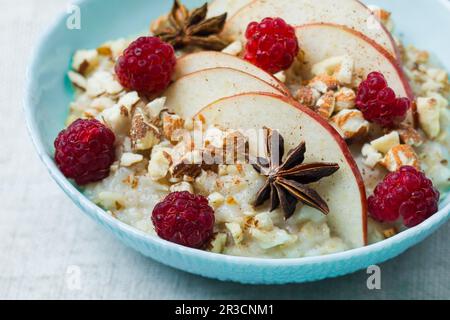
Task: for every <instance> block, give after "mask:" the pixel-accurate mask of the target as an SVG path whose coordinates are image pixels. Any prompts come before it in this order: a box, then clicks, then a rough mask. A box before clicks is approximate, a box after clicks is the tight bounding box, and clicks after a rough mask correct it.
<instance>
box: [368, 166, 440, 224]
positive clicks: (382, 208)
mask: <svg viewBox="0 0 450 320" xmlns="http://www.w3.org/2000/svg"><path fill="white" fill-rule="evenodd" d="M439 196H440V195H439V191H437V190H436V189H435V188H434V187H433V183H432V182H431V180H430V179H428V178H427V177H426V176H425V174H423V173H422V172H420V171H418V170H417V169H416V168H414V167H410V166H404V167H401V168H400V169H399V171H397V172H393V173H390V174H388V175H387V176H386V177H385V178H384V181H383V182H381V183H380V184H378V186H377V187H376V188H375V192H374V195H373V196H371V197H369V212H370V215H371V216H372V217H373V218H374V219H375V220H378V221H381V222H394V221H396V220H397V219H399V218H400V217H402V218H403V223H404V225H405V226H407V227H409V228H411V227H414V226H416V225H418V224H419V223H421V222H423V221H425V220H426V219H428V218H429V217H431V216H432V215H433V214H435V213H436V212H437V211H438V202H439Z"/></svg>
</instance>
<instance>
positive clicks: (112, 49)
mask: <svg viewBox="0 0 450 320" xmlns="http://www.w3.org/2000/svg"><path fill="white" fill-rule="evenodd" d="M128 44H129V41H127V40H125V39H118V40H114V41H108V42H105V43H104V44H102V45H101V46H100V47H98V48H97V53H98V54H99V55H103V56H108V57H111V58H112V59H117V58H118V57H119V56H120V55H121V54H122V53H123V51H124V50H125V49H126V48H127V47H128Z"/></svg>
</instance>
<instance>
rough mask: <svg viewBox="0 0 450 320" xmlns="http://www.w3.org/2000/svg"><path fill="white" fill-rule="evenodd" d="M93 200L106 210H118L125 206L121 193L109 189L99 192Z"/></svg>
mask: <svg viewBox="0 0 450 320" xmlns="http://www.w3.org/2000/svg"><path fill="white" fill-rule="evenodd" d="M95 202H96V203H97V204H98V205H100V206H101V207H102V208H104V209H106V210H120V209H121V208H123V207H124V206H125V199H124V198H123V195H122V194H120V193H117V192H110V191H102V192H100V193H99V194H98V199H96V201H95Z"/></svg>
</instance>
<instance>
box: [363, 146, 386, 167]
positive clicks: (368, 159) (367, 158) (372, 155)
mask: <svg viewBox="0 0 450 320" xmlns="http://www.w3.org/2000/svg"><path fill="white" fill-rule="evenodd" d="M361 154H362V156H363V163H364V164H365V165H366V166H368V167H370V168H375V166H376V165H377V164H378V163H379V162H380V161H381V160H382V159H383V155H382V154H381V153H379V152H378V151H377V150H376V149H375V148H374V147H373V146H372V145H371V144H369V143H366V144H365V145H364V146H363V148H362V150H361Z"/></svg>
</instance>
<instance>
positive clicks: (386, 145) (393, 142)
mask: <svg viewBox="0 0 450 320" xmlns="http://www.w3.org/2000/svg"><path fill="white" fill-rule="evenodd" d="M370 144H371V145H372V147H374V148H375V150H377V151H379V152H381V153H384V154H386V153H387V152H388V151H389V150H390V149H391V148H392V147H395V146H397V145H399V144H400V136H399V134H398V132H397V131H392V132H391V133H389V134H386V135H384V136H382V137H380V138H378V139H376V140H373V141H372V142H371V143H370Z"/></svg>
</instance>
